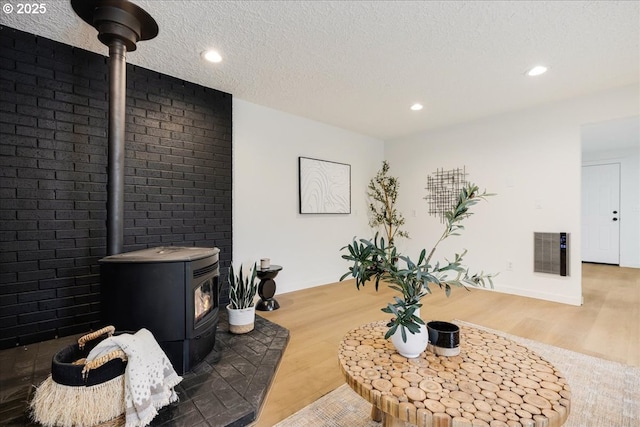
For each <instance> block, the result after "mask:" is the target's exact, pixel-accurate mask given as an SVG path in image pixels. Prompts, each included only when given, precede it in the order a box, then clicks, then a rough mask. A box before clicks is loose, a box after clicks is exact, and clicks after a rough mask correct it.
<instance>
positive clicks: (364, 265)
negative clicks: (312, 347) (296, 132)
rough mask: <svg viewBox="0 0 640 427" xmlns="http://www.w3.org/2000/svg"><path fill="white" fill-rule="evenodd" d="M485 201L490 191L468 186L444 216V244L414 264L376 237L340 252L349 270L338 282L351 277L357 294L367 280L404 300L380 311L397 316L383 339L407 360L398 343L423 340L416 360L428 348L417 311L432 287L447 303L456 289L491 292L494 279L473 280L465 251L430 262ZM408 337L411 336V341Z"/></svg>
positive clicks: (480, 277)
mask: <svg viewBox="0 0 640 427" xmlns="http://www.w3.org/2000/svg"><path fill="white" fill-rule="evenodd" d="M487 196H490V194H487V193H486V191H484V192H482V193H480V191H479V189H478V187H477V186H476V185H475V184H471V183H469V184H467V185H466V186H465V187H463V188H462V190H461V191H460V194H459V196H458V199H457V202H456V204H455V205H454V206H453V207H452V208H451V210H449V211H447V212H445V220H446V221H445V229H444V231H443V233H442V235H441V236H440V239H438V241H437V242H436V243H435V245H434V246H433V248H432V249H431V250H430V251H429V253H428V254H427V251H426V249H423V250H422V251H421V252H420V254H419V256H418V260H417V261H416V262H414V261H413V260H411V259H410V258H409V257H408V256H404V255H402V254H400V253H398V252H397V250H396V248H395V247H393V246H391V248H390V249H389V247H388V246H387V243H386V242H385V239H384V238H383V237H378V234H377V233H376V235H375V237H374V238H373V240H367V239H359V240H358V239H355V238H354V240H353V242H352V243H351V244H349V245H347V246H345V247H343V248H342V249H341V251H342V252H345V251H346V252H347V253H346V254H343V255H342V258H343V259H345V260H347V261H349V262H350V264H351V266H350V267H349V271H348V272H346V273H345V274H344V275H343V276H342V277H341V278H340V280H344V279H345V278H347V277H349V276H351V277H353V278H355V281H356V287H357V288H358V289H360V286H364V285H365V284H366V283H367V282H368V281H369V280H375V287H376V290H377V289H378V286H379V283H380V281H384V282H386V283H387V284H388V285H389V286H390V287H391V288H392V289H394V290H396V291H398V292H399V294H400V295H399V296H396V297H394V301H393V302H389V303H388V304H387V306H386V307H384V308H382V311H383V312H385V313H389V314H391V315H392V316H393V318H392V319H391V320H390V321H389V323H388V324H387V326H389V330H388V331H387V333H386V334H385V338H390V337H392V341H394V345H396V348H397V349H398V350H399V352H400V354H403V351H401V350H400V349H399V348H398V347H399V345H400V343H407V341H408V340H409V339H410V338H414V337H411V335H416V334H419V335H420V336H421V338H420V339H418V340H417V341H420V342H424V347H422V350H420V351H418V354H419V353H420V352H421V351H424V348H426V345H427V338H424V337H422V336H423V334H427V331H426V328H425V323H424V321H423V320H422V319H421V318H420V315H419V309H420V307H421V306H422V303H421V299H422V297H424V296H425V295H427V294H430V293H431V288H430V286H431V285H435V286H438V287H439V288H441V289H444V291H445V293H446V295H447V297H448V296H449V295H450V293H451V288H452V287H453V286H460V287H466V286H467V285H469V286H482V287H485V286H486V284H487V283H488V284H490V285H491V286H492V287H493V282H492V277H493V276H492V275H491V274H484V273H482V272H480V273H478V274H473V275H470V274H469V271H468V269H467V268H466V267H464V266H463V264H462V262H463V258H464V256H465V254H466V253H467V252H466V250H464V251H462V253H460V254H455V255H454V257H453V259H452V260H445V262H443V263H440V262H434V261H432V258H433V255H434V253H435V251H436V248H437V247H438V245H439V244H440V243H441V242H442V241H443V240H445V239H446V238H448V237H449V236H455V235H458V234H459V232H460V231H461V230H463V229H464V227H463V225H462V222H463V220H464V219H465V218H467V217H468V216H470V215H471V212H470V211H469V209H470V208H471V207H472V206H473V205H475V204H476V203H478V202H479V201H481V200H484V199H485V198H486V197H487ZM396 260H399V261H398V262H396ZM406 331H409V332H410V335H408V334H407V332H406ZM394 337H395V338H394ZM405 353H406V354H408V356H407V357H416V355H415V354H416V353H415V351H412V352H409V351H406V352H405Z"/></svg>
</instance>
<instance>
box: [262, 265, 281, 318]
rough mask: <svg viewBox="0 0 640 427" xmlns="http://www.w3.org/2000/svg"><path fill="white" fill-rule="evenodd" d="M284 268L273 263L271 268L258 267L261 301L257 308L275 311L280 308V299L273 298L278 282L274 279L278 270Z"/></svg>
mask: <svg viewBox="0 0 640 427" xmlns="http://www.w3.org/2000/svg"><path fill="white" fill-rule="evenodd" d="M280 270H282V266H280V265H274V264H272V265H271V266H270V267H269V268H264V269H262V268H258V269H257V270H256V274H257V276H258V279H260V283H259V284H258V295H260V301H258V303H257V304H256V310H260V311H273V310H277V309H279V308H280V304H278V301H276V300H275V298H273V296H274V295H275V294H276V282H275V280H273V279H274V278H275V277H276V276H277V275H278V272H279V271H280Z"/></svg>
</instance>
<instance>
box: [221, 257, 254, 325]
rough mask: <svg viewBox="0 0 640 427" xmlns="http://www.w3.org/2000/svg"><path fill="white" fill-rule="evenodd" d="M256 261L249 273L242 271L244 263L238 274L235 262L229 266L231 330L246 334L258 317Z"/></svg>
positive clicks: (228, 311) (228, 307)
mask: <svg viewBox="0 0 640 427" xmlns="http://www.w3.org/2000/svg"><path fill="white" fill-rule="evenodd" d="M256 277H257V271H256V263H254V264H253V267H251V269H250V270H249V274H248V275H244V274H243V273H242V265H240V270H239V271H238V274H237V275H236V274H235V272H234V270H233V264H232V265H230V266H229V274H228V280H229V305H227V313H228V315H229V332H231V333H234V334H244V333H247V332H250V331H252V330H253V328H254V324H255V318H256V306H255V304H254V299H255V296H256V290H257V289H258V284H257V282H256Z"/></svg>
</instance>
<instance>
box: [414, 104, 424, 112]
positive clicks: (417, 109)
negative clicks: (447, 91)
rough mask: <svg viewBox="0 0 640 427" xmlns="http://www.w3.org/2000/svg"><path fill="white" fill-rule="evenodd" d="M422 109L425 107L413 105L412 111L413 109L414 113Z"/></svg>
mask: <svg viewBox="0 0 640 427" xmlns="http://www.w3.org/2000/svg"><path fill="white" fill-rule="evenodd" d="M422 108H424V107H423V106H422V104H413V105H412V106H411V109H412V110H413V111H420V110H422Z"/></svg>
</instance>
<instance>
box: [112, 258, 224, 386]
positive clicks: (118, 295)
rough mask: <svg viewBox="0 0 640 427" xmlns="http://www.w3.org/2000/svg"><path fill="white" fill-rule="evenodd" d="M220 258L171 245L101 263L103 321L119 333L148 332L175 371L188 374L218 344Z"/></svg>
mask: <svg viewBox="0 0 640 427" xmlns="http://www.w3.org/2000/svg"><path fill="white" fill-rule="evenodd" d="M219 253H220V250H219V249H217V248H198V247H179V246H167V247H157V248H150V249H143V250H139V251H134V252H127V253H122V254H117V255H110V256H107V257H105V258H102V259H101V260H100V277H101V294H102V300H101V311H102V317H103V321H104V322H106V324H110V325H113V326H115V327H116V330H127V331H137V330H139V329H141V328H147V329H148V330H150V331H151V333H153V335H154V337H155V338H156V340H157V341H158V343H159V344H160V347H162V349H163V350H164V351H165V353H166V354H167V357H168V358H169V360H170V361H171V363H172V364H173V367H174V369H175V370H176V372H178V374H183V373H185V372H188V371H189V370H191V368H192V367H193V366H195V365H196V364H197V363H198V362H200V361H201V360H202V359H203V358H204V357H205V356H206V355H207V354H209V352H211V350H212V349H213V346H214V344H215V337H216V329H217V326H218V312H219V309H218V305H219V286H220V285H219V276H220V268H219V261H218V256H219Z"/></svg>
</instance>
